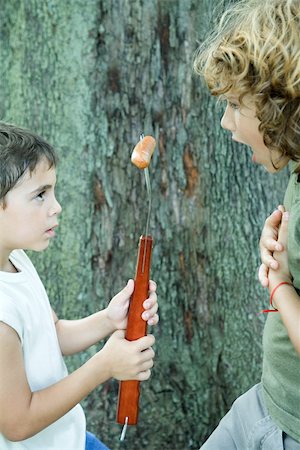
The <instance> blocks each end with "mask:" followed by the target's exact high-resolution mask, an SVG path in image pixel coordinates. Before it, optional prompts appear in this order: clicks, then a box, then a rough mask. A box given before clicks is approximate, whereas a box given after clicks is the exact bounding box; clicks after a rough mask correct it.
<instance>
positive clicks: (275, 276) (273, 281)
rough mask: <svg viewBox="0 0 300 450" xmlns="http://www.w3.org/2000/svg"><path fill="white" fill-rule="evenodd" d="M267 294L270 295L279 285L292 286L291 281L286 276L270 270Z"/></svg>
mask: <svg viewBox="0 0 300 450" xmlns="http://www.w3.org/2000/svg"><path fill="white" fill-rule="evenodd" d="M268 279H269V293H270V295H271V294H272V292H273V290H274V289H275V288H276V286H278V285H279V284H280V283H284V284H293V283H292V279H291V277H290V276H289V275H288V274H282V273H281V274H280V273H277V272H276V271H273V270H270V271H269V276H268Z"/></svg>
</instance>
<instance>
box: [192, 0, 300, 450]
mask: <svg viewBox="0 0 300 450" xmlns="http://www.w3.org/2000/svg"><path fill="white" fill-rule="evenodd" d="M194 68H195V71H196V72H197V73H198V74H199V75H201V76H204V78H205V80H206V83H207V85H208V87H209V89H210V91H211V93H212V94H213V95H215V96H217V97H219V98H222V99H225V101H226V102H227V106H226V110H225V113H224V115H223V118H222V120H221V126H222V127H223V128H224V129H226V130H228V131H229V132H231V133H232V138H233V140H235V141H237V142H241V143H244V144H246V145H248V146H250V148H251V150H252V155H253V156H252V160H253V162H255V163H257V164H261V165H263V166H264V167H265V169H266V170H267V171H268V172H270V173H277V172H278V171H280V170H281V169H283V168H284V167H286V166H287V164H289V167H290V171H291V176H290V181H289V184H288V187H287V190H286V194H285V197H284V208H283V207H280V208H279V209H278V210H277V211H276V213H274V215H273V216H271V217H270V218H268V220H267V221H266V224H265V227H264V230H263V233H262V239H261V257H262V262H263V264H262V266H261V269H260V281H261V282H262V284H263V285H264V286H265V287H268V289H269V292H270V303H271V306H270V309H267V310H265V312H266V313H267V314H268V317H267V321H266V324H265V328H264V335H263V373H262V378H261V383H259V384H258V385H256V386H254V387H253V388H252V389H250V390H249V391H248V392H246V393H245V394H244V395H242V396H241V397H239V398H238V399H237V400H236V401H235V402H234V404H233V406H232V408H231V410H230V411H229V412H228V413H227V415H226V416H225V417H224V418H223V419H222V420H221V422H220V424H219V426H218V427H217V428H216V430H215V431H214V432H213V434H212V435H211V436H210V438H209V439H208V440H207V441H206V443H205V444H204V445H203V446H202V447H201V449H203V450H218V449H222V450H223V449H224V450H225V449H226V450H231V449H232V450H233V449H239V450H245V449H249V450H250V449H251V450H254V449H261V448H262V449H265V450H266V449H269V450H279V449H288V450H292V449H293V450H296V449H298V450H299V449H300V296H299V294H300V1H299V0H265V1H262V0H244V1H240V2H238V3H236V4H234V5H232V6H231V7H230V8H229V9H228V10H227V11H226V12H225V13H224V14H223V16H222V18H221V20H220V22H219V26H218V28H217V29H216V31H214V32H213V34H212V35H211V36H210V37H209V38H208V39H207V40H206V41H205V42H204V43H203V44H202V45H201V46H200V48H199V49H198V53H197V55H196V57H195V61H194ZM280 222H281V226H280V230H279V225H280Z"/></svg>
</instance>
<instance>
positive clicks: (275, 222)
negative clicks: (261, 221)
mask: <svg viewBox="0 0 300 450" xmlns="http://www.w3.org/2000/svg"><path fill="white" fill-rule="evenodd" d="M281 218H282V212H281V211H280V210H279V209H275V211H273V212H272V214H271V215H270V216H269V217H268V218H267V219H266V221H265V224H266V225H269V226H271V227H272V228H276V227H278V226H279V225H280V222H281Z"/></svg>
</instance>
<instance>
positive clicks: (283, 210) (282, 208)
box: [277, 205, 285, 214]
mask: <svg viewBox="0 0 300 450" xmlns="http://www.w3.org/2000/svg"><path fill="white" fill-rule="evenodd" d="M277 209H278V210H279V211H281V212H282V214H283V213H284V212H285V208H284V206H283V205H278V207H277Z"/></svg>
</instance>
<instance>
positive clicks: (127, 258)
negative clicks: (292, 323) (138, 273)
mask: <svg viewBox="0 0 300 450" xmlns="http://www.w3.org/2000/svg"><path fill="white" fill-rule="evenodd" d="M212 4H213V2H211V1H210V0H202V1H201V2H199V1H197V0H184V1H183V0H154V1H150V0H124V1H117V0H113V1H112V0H101V1H99V0H97V1H96V0H89V1H86V0H67V1H59V0H45V1H38V0H10V1H6V0H0V20H1V28H0V39H1V42H0V43H1V48H0V80H1V88H0V115H1V119H2V120H7V121H12V122H14V123H17V124H19V125H23V126H27V127H29V128H31V129H33V130H35V131H36V132H38V133H40V134H41V135H43V136H44V137H46V138H47V139H48V140H49V141H50V142H51V143H53V144H54V145H55V146H56V148H57V150H58V153H59V155H60V161H61V162H60V166H59V171H58V189H57V190H58V198H59V200H60V202H61V203H62V206H63V213H62V216H61V224H60V228H59V233H58V234H59V236H58V238H57V240H56V241H55V242H54V243H53V244H52V246H51V248H50V249H49V250H48V251H47V252H45V253H42V254H35V255H32V257H33V259H34V262H35V263H36V265H37V267H38V270H39V272H40V275H41V277H42V279H43V281H44V283H45V285H46V287H47V290H48V293H49V297H50V300H51V302H52V305H53V307H54V309H55V310H56V312H57V314H58V315H59V316H60V317H65V318H78V317H82V316H84V315H87V314H90V313H92V312H94V311H96V310H97V309H98V308H102V307H104V306H105V305H106V304H107V302H108V301H109V299H110V298H111V297H112V296H113V295H114V294H115V293H117V292H118V291H119V290H120V288H122V287H123V286H124V284H125V283H126V281H127V279H128V278H130V277H133V275H134V270H135V262H136V254H137V243H138V239H139V236H140V234H142V232H143V230H144V225H145V219H146V209H147V208H146V206H147V201H146V189H145V185H144V180H143V176H142V174H141V173H140V172H139V171H138V170H137V169H136V168H135V167H133V166H132V165H131V164H130V162H129V158H130V154H131V150H132V148H133V146H134V145H135V143H136V142H137V140H138V139H139V134H140V133H141V132H144V133H146V134H153V135H154V136H155V137H156V139H157V141H158V149H157V150H156V153H155V155H154V157H153V160H152V164H151V169H150V171H151V181H152V190H153V214H152V217H151V232H152V235H153V237H154V239H155V247H154V251H153V265H152V278H153V279H155V280H156V281H157V283H158V286H159V288H158V292H159V299H160V316H161V320H160V324H159V326H158V327H156V329H155V331H154V334H155V335H156V337H157V344H156V353H157V357H156V365H155V368H154V370H153V376H152V378H151V380H150V381H149V382H146V383H144V384H143V386H142V392H141V401H140V407H141V412H140V420H139V424H138V426H137V427H132V428H130V430H129V431H128V433H127V438H126V441H125V444H123V446H122V448H127V449H130V450H140V449H141V448H148V449H149V450H161V449H166V450H169V449H170V450H171V449H172V450H186V449H197V448H198V447H199V445H200V444H201V443H202V442H203V441H204V439H205V438H206V437H207V436H208V435H209V433H210V432H211V431H212V430H213V428H214V427H215V426H216V424H217V422H218V420H219V419H220V418H221V416H222V415H223V414H224V413H225V412H226V411H227V409H228V408H229V407H230V405H231V403H232V402H233V400H234V399H235V398H236V397H237V396H238V395H239V394H240V393H242V392H243V391H245V390H246V389H247V388H249V387H250V386H251V385H252V384H253V383H254V382H257V381H258V380H259V379H260V370H261V333H262V327H263V321H264V318H263V317H258V316H257V315H256V313H257V311H259V310H260V309H261V307H262V306H263V304H266V302H267V296H266V294H265V293H263V291H262V289H261V288H260V287H259V286H258V283H257V279H256V269H257V267H258V261H259V260H258V246H257V244H258V239H259V234H260V230H261V228H262V225H263V222H264V219H265V217H266V215H267V214H268V213H269V212H270V211H272V209H273V208H274V207H275V206H276V205H277V204H278V203H279V202H282V199H283V190H284V186H285V183H286V177H287V174H286V173H283V174H282V175H280V176H279V177H276V178H274V177H272V176H270V175H268V174H266V173H265V172H264V171H263V169H260V168H257V167H254V166H252V165H251V160H250V156H249V152H247V151H246V149H245V148H242V147H240V146H236V145H235V144H234V143H233V142H232V141H231V140H230V136H227V135H225V133H224V132H223V131H222V130H221V129H220V126H219V119H220V114H221V112H220V111H219V110H218V109H217V106H216V103H215V100H214V99H212V98H210V96H209V94H208V92H207V91H206V89H205V87H204V86H203V85H201V83H200V80H199V79H198V78H196V77H195V76H194V75H193V74H192V60H193V52H194V51H195V49H196V47H197V39H198V40H199V39H200V40H201V39H203V36H205V33H206V32H207V31H208V30H209V28H210V26H211V18H212V17H213V14H214V11H213V8H214V6H213V5H212ZM97 348H98V347H97ZM99 348H100V347H99ZM95 350H96V348H93V349H91V350H90V351H89V352H86V353H85V354H83V355H79V356H77V357H74V358H70V359H69V360H68V365H69V368H70V370H73V369H74V368H75V367H77V366H78V365H79V364H81V363H82V362H83V361H85V360H86V358H87V357H88V356H89V355H91V354H92V353H93V352H94V351H95ZM117 390H118V383H117V382H116V381H114V380H112V381H109V382H107V383H106V384H104V385H102V386H100V387H99V388H98V389H97V390H96V391H95V392H94V393H93V394H91V395H90V396H89V397H88V398H87V399H86V400H85V401H84V402H83V404H84V407H85V411H86V415H87V423H88V429H90V430H91V431H93V432H95V433H96V434H97V435H98V436H99V437H101V439H103V440H104V441H105V442H106V443H107V445H108V446H109V447H111V448H112V449H118V448H121V444H120V443H119V435H120V426H119V425H116V424H115V414H116V404H117Z"/></svg>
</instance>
